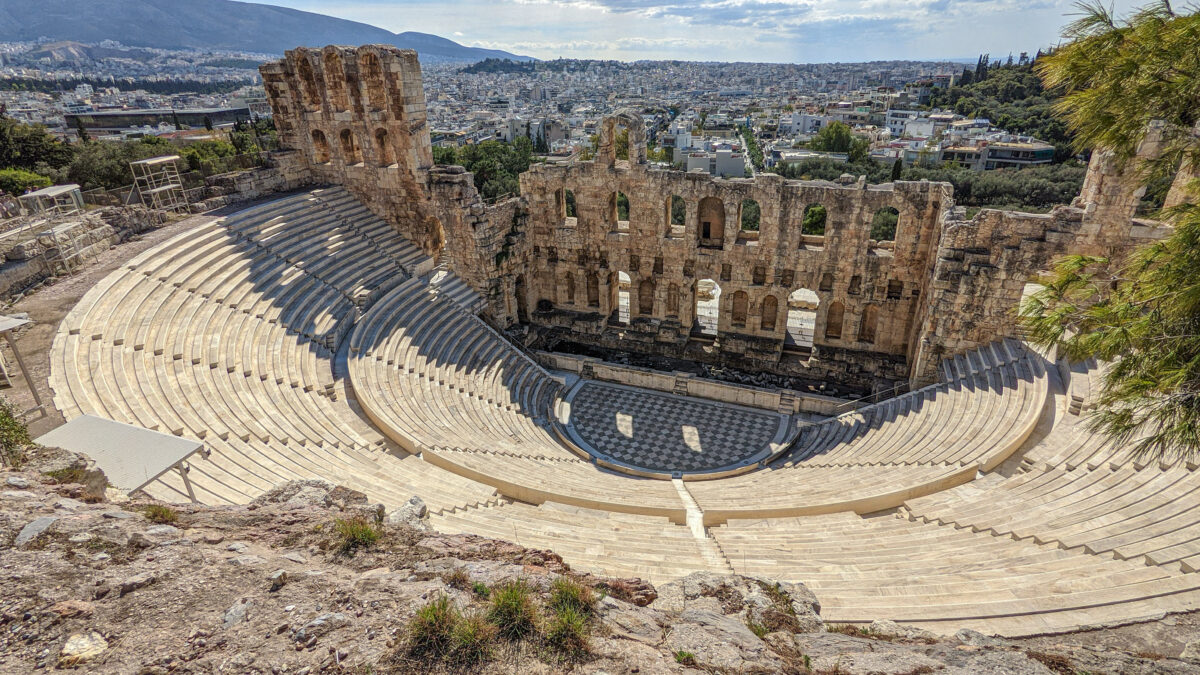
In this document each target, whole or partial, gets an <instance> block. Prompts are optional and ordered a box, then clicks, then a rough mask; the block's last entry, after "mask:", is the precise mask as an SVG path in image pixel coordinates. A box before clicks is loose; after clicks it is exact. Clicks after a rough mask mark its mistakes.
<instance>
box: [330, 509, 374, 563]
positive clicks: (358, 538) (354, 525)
mask: <svg viewBox="0 0 1200 675" xmlns="http://www.w3.org/2000/svg"><path fill="white" fill-rule="evenodd" d="M333 528H334V531H335V532H337V535H338V539H339V540H340V543H339V546H340V549H341V552H342V553H345V554H347V555H353V554H354V552H355V551H357V550H358V549H360V548H368V547H370V546H371V545H372V544H374V543H375V542H376V541H379V536H380V532H379V528H378V527H376V526H375V525H374V524H373V523H371V522H370V521H369V520H367V519H366V518H364V517H362V516H354V517H353V518H338V519H337V520H335V521H333Z"/></svg>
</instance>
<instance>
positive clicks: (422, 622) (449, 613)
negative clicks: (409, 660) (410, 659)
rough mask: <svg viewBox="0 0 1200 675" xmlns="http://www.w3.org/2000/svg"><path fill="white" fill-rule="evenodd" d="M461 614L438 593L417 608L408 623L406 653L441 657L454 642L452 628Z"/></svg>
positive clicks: (448, 600)
mask: <svg viewBox="0 0 1200 675" xmlns="http://www.w3.org/2000/svg"><path fill="white" fill-rule="evenodd" d="M461 619H462V615H461V614H459V612H458V610H457V609H456V608H455V607H454V605H452V604H451V603H450V598H448V597H446V596H445V595H440V596H438V597H437V598H434V599H433V600H430V601H429V602H428V603H427V604H425V605H424V606H422V607H421V608H420V609H418V610H417V614H416V616H414V617H413V618H412V621H410V622H409V624H408V653H409V654H410V655H412V656H418V657H425V658H430V657H433V658H441V657H443V656H445V655H447V654H448V653H449V652H450V648H451V646H452V645H453V644H454V630H455V627H456V626H457V625H458V623H459V621H460V620H461Z"/></svg>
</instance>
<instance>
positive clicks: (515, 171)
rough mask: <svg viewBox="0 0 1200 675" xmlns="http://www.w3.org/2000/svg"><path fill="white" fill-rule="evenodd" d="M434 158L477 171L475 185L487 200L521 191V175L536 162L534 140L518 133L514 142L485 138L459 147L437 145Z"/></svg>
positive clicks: (437, 160)
mask: <svg viewBox="0 0 1200 675" xmlns="http://www.w3.org/2000/svg"><path fill="white" fill-rule="evenodd" d="M433 161H434V162H436V163H438V164H458V165H461V166H463V167H465V168H466V169H467V171H470V172H471V173H472V174H473V175H474V179H475V189H477V190H479V194H480V195H482V196H483V198H484V199H485V200H487V201H495V200H497V199H499V198H501V197H504V196H505V195H514V194H516V193H517V192H519V191H520V189H521V187H520V183H519V182H518V181H517V176H519V175H521V174H522V173H524V172H525V171H526V170H528V169H529V165H530V164H532V163H533V143H532V142H531V141H530V140H529V139H528V138H526V137H525V136H518V137H516V138H514V139H513V142H512V143H505V142H503V141H483V142H482V143H476V144H475V145H464V146H462V147H459V148H444V147H437V148H434V149H433Z"/></svg>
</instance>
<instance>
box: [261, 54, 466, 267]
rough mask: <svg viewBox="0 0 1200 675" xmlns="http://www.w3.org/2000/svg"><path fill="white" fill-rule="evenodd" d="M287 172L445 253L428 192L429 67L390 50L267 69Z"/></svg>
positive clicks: (297, 59)
mask: <svg viewBox="0 0 1200 675" xmlns="http://www.w3.org/2000/svg"><path fill="white" fill-rule="evenodd" d="M259 71H260V72H261V73H262V76H263V84H264V86H265V88H266V91H267V98H268V100H269V101H270V103H271V110H272V113H273V115H274V118H275V126H276V129H277V131H278V132H279V140H280V143H281V145H282V146H283V147H285V148H290V149H292V150H294V151H295V153H294V155H293V156H291V157H289V158H287V160H286V162H287V163H288V164H289V165H291V166H293V167H296V168H301V167H302V168H304V169H305V170H306V171H307V173H308V175H310V176H311V179H312V181H313V182H314V183H336V184H340V185H344V186H345V187H346V189H348V190H349V191H351V192H352V193H354V194H355V196H357V197H359V199H361V200H362V201H363V202H364V203H365V204H366V205H367V206H368V207H369V208H370V209H371V210H372V211H374V212H375V213H377V214H379V215H380V216H383V217H384V218H386V219H387V220H388V221H389V222H391V223H392V224H393V225H395V226H396V227H397V228H399V229H400V231H402V232H403V233H404V234H405V235H407V236H408V237H409V238H410V239H412V240H413V241H414V242H416V243H417V244H418V245H419V246H421V247H422V248H423V249H425V251H426V252H428V253H431V254H433V253H437V252H438V251H439V250H440V249H441V247H442V244H443V235H442V231H441V226H440V223H439V221H438V219H437V217H436V214H435V213H434V212H433V209H432V203H431V201H430V199H429V196H428V194H427V192H426V186H425V181H426V174H427V173H428V170H429V168H430V167H431V166H433V154H432V148H431V145H430V142H429V127H428V124H427V122H426V118H425V94H424V91H423V89H422V85H421V66H420V64H419V63H418V62H417V54H416V52H414V51H412V50H411V49H397V48H395V47H389V46H385V45H364V46H362V47H358V48H351V47H336V46H329V47H325V48H324V49H319V50H318V49H308V48H304V47H301V48H298V49H293V50H291V51H288V52H287V53H286V55H285V57H284V58H283V59H282V60H280V61H275V62H271V63H267V64H264V65H262V66H260V67H259Z"/></svg>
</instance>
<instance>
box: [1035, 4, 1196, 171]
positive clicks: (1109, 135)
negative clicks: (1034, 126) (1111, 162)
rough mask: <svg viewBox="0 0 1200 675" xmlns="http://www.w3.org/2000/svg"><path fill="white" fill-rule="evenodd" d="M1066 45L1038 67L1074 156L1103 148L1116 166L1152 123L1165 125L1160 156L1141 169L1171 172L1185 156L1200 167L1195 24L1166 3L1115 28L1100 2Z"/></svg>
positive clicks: (1086, 11) (1073, 28) (1085, 10)
mask: <svg viewBox="0 0 1200 675" xmlns="http://www.w3.org/2000/svg"><path fill="white" fill-rule="evenodd" d="M1078 7H1079V8H1080V10H1081V13H1082V14H1081V16H1080V18H1079V19H1078V20H1076V21H1075V22H1074V23H1072V24H1071V25H1070V26H1068V28H1067V30H1066V32H1065V34H1064V37H1067V38H1070V39H1071V42H1069V43H1067V44H1066V45H1064V46H1063V47H1060V48H1059V49H1058V50H1056V51H1054V52H1053V53H1051V54H1050V55H1049V56H1046V57H1045V58H1043V59H1041V60H1039V61H1038V63H1037V64H1036V70H1037V73H1038V74H1039V75H1041V77H1042V79H1043V80H1044V81H1045V83H1046V86H1048V87H1060V88H1062V89H1063V90H1064V91H1065V95H1064V96H1063V97H1062V99H1061V100H1059V101H1058V102H1057V103H1056V104H1055V110H1056V111H1057V112H1058V113H1060V114H1061V115H1062V116H1063V117H1064V118H1065V119H1066V120H1067V123H1068V124H1069V125H1070V127H1071V129H1072V131H1073V132H1074V133H1075V147H1076V148H1077V149H1079V150H1083V149H1091V148H1106V149H1108V150H1111V151H1113V152H1114V153H1116V156H1117V157H1118V159H1120V160H1121V161H1126V162H1127V161H1128V160H1130V159H1132V158H1133V156H1134V155H1135V153H1136V152H1137V148H1138V145H1139V144H1140V143H1141V141H1142V139H1143V138H1144V137H1145V135H1146V130H1147V127H1148V125H1149V124H1150V122H1151V121H1153V120H1159V121H1162V122H1165V123H1166V139H1165V143H1164V148H1163V156H1162V158H1161V159H1159V160H1158V161H1155V162H1151V163H1149V164H1148V165H1146V166H1144V167H1140V168H1141V169H1143V170H1145V171H1147V172H1148V173H1151V174H1154V173H1157V174H1163V173H1168V172H1171V171H1173V169H1174V167H1176V166H1178V165H1179V163H1180V161H1181V160H1182V159H1184V156H1185V155H1186V156H1187V158H1188V159H1190V160H1191V161H1192V162H1194V163H1197V164H1200V143H1197V139H1196V135H1195V132H1196V125H1197V123H1198V122H1200V16H1198V15H1197V14H1195V13H1193V14H1188V15H1181V14H1178V13H1176V12H1175V10H1174V9H1172V7H1171V4H1170V3H1169V2H1167V1H1166V0H1160V1H1159V2H1154V3H1151V4H1149V5H1146V6H1145V7H1143V8H1141V9H1140V10H1138V11H1137V12H1135V13H1134V14H1133V16H1131V17H1130V18H1129V19H1127V20H1124V21H1122V20H1119V19H1118V18H1117V17H1116V16H1115V15H1114V14H1113V12H1112V10H1111V9H1107V8H1105V6H1104V5H1103V4H1101V3H1100V2H1098V1H1097V2H1096V3H1095V4H1082V3H1081V4H1080V5H1078Z"/></svg>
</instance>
